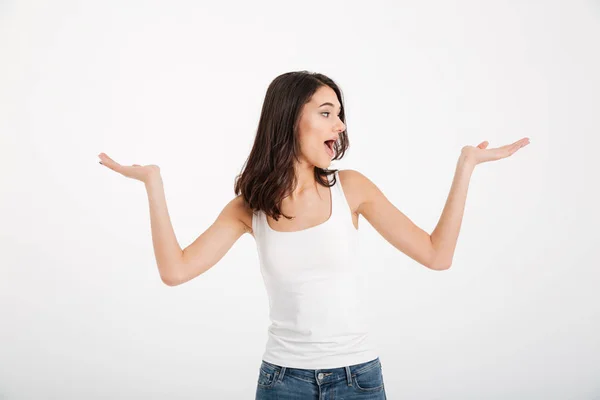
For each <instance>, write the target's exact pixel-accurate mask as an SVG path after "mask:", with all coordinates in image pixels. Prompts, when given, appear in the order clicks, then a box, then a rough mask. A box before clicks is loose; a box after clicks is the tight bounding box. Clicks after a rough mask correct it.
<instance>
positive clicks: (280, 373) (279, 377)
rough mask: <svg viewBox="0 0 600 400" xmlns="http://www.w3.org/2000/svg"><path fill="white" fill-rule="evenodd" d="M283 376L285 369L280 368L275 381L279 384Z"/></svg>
mask: <svg viewBox="0 0 600 400" xmlns="http://www.w3.org/2000/svg"><path fill="white" fill-rule="evenodd" d="M284 374H285V367H283V366H282V367H281V369H280V370H279V376H278V377H277V380H278V381H280V382H281V380H282V379H283V375H284Z"/></svg>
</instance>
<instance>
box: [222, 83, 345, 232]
mask: <svg viewBox="0 0 600 400" xmlns="http://www.w3.org/2000/svg"><path fill="white" fill-rule="evenodd" d="M322 86H329V87H330V88H331V89H333V91H334V92H335V94H336V96H337V98H338V101H339V102H340V105H341V109H340V119H341V120H342V122H344V125H345V124H346V118H345V113H344V102H343V101H342V92H341V90H340V88H339V87H338V86H337V85H336V83H335V82H334V81H333V80H332V79H330V78H328V77H327V76H325V75H323V74H319V73H315V72H308V71H295V72H287V73H284V74H282V75H279V76H278V77H276V78H275V79H274V80H273V81H272V82H271V84H270V85H269V87H268V88H267V93H266V95H265V100H264V102H263V106H262V111H261V115H260V120H259V122H258V130H257V132H256V137H255V139H254V144H253V145H252V150H251V151H250V155H249V156H248V158H247V159H246V162H245V163H244V167H243V168H242V172H241V173H240V174H239V175H238V176H236V179H235V185H234V191H235V194H236V196H237V195H240V194H242V196H243V198H244V200H245V202H246V204H247V205H248V206H249V207H250V208H251V209H252V211H253V212H256V211H259V210H262V211H264V212H265V213H266V214H267V215H270V216H271V217H272V218H273V219H274V220H276V221H278V220H279V216H280V215H283V216H284V217H285V218H288V219H291V217H288V216H287V215H285V214H283V213H282V212H281V210H280V205H281V201H282V200H283V198H284V197H287V196H288V195H289V193H291V192H292V191H293V190H294V188H295V187H296V184H297V181H296V175H295V171H294V161H298V160H299V156H300V141H299V140H298V135H297V133H298V122H299V117H300V113H301V111H302V107H303V106H304V104H306V103H308V102H309V101H310V99H311V98H312V96H313V94H314V93H315V92H316V91H317V89H319V88H320V87H322ZM348 146H349V141H348V135H347V132H346V130H344V132H342V133H340V135H339V140H338V141H337V142H336V143H335V145H334V151H335V156H334V158H333V159H334V160H339V159H341V158H342V157H343V156H344V154H345V152H346V150H347V149H348ZM336 171H337V170H335V169H323V168H319V167H317V166H315V168H314V175H315V180H316V181H317V183H319V184H321V185H322V186H326V187H331V186H332V185H334V184H335V175H334V180H333V182H332V183H331V184H329V179H328V176H329V175H331V174H334V173H335V172H336Z"/></svg>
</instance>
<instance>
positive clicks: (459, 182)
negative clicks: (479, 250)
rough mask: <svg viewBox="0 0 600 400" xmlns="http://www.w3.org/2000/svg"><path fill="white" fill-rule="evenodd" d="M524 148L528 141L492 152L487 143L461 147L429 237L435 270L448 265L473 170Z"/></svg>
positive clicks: (449, 264)
mask: <svg viewBox="0 0 600 400" xmlns="http://www.w3.org/2000/svg"><path fill="white" fill-rule="evenodd" d="M528 144H529V138H523V139H520V140H518V141H516V142H515V143H512V144H510V145H506V146H502V147H499V148H495V149H487V145H488V142H487V141H484V142H482V143H480V144H479V145H478V146H477V147H473V146H465V147H463V148H462V150H461V154H460V157H459V158H458V162H457V163H456V171H455V175H454V179H453V181H452V186H451V188H450V193H449V194H448V199H447V200H446V205H445V206H444V210H443V211H442V215H441V217H440V220H439V222H438V224H437V225H436V227H435V229H434V230H433V232H432V233H431V243H432V244H433V248H434V254H435V265H437V266H439V267H438V268H440V269H448V268H450V266H451V265H452V259H453V258H454V250H455V249H456V243H457V241H458V234H459V232H460V226H461V224H462V219H463V215H464V210H465V203H466V201H467V191H468V189H469V182H470V180H471V174H472V173H473V170H474V169H475V166H476V165H477V164H480V163H483V162H487V161H495V160H499V159H501V158H506V157H509V156H511V155H512V154H513V153H514V152H516V151H517V150H519V149H520V148H521V147H524V146H526V145H528Z"/></svg>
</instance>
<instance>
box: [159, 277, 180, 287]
mask: <svg viewBox="0 0 600 400" xmlns="http://www.w3.org/2000/svg"><path fill="white" fill-rule="evenodd" d="M160 279H161V280H162V282H163V283H164V284H165V285H167V286H171V287H173V286H177V285H179V283H180V282H179V280H177V279H175V278H173V277H171V276H165V275H161V276H160Z"/></svg>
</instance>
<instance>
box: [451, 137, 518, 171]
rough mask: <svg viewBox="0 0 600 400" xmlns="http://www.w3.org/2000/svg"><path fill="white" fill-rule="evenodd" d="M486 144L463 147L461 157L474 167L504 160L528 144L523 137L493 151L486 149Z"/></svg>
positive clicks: (486, 142)
mask: <svg viewBox="0 0 600 400" xmlns="http://www.w3.org/2000/svg"><path fill="white" fill-rule="evenodd" d="M488 144H489V142H488V141H487V140H486V141H483V142H481V143H479V145H477V146H464V147H463V148H462V155H463V156H464V157H465V158H466V159H467V160H469V162H472V163H474V164H475V165H477V164H480V163H483V162H487V161H495V160H500V159H501V158H506V157H509V156H511V155H513V154H514V153H515V152H516V151H517V150H519V149H520V148H521V147H525V146H527V145H528V144H529V138H527V137H524V138H522V139H519V140H517V141H516V142H514V143H512V144H507V145H505V146H502V147H496V148H493V149H488V148H487V146H488Z"/></svg>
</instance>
